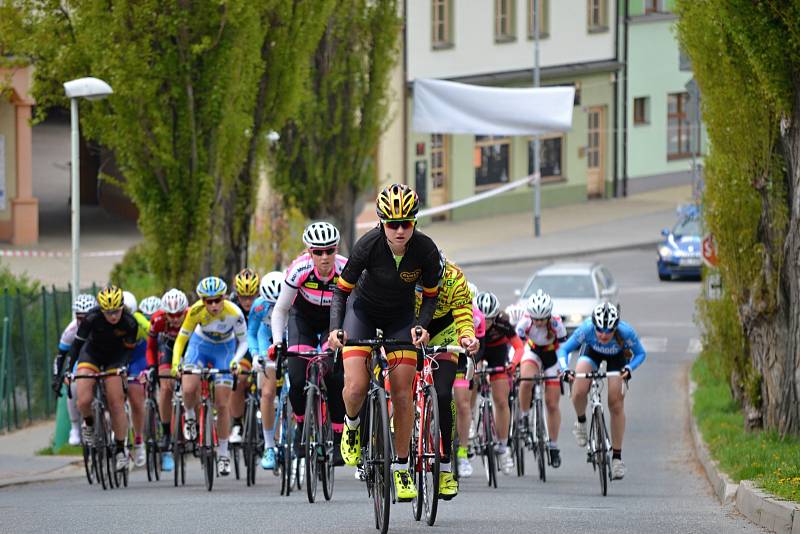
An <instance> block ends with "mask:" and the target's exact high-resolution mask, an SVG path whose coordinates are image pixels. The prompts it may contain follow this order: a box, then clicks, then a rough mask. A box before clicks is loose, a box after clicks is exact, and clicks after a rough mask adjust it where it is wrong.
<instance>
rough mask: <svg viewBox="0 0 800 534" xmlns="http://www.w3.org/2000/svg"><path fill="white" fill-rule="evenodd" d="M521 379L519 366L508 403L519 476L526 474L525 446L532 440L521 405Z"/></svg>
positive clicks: (510, 435)
mask: <svg viewBox="0 0 800 534" xmlns="http://www.w3.org/2000/svg"><path fill="white" fill-rule="evenodd" d="M520 380H521V379H520V377H519V368H517V371H516V373H515V376H514V382H513V384H512V387H511V390H510V391H509V393H508V403H509V409H510V411H511V417H510V419H509V421H510V424H509V430H508V438H509V444H510V445H509V446H510V448H511V456H512V457H513V458H514V464H516V466H517V476H518V477H521V476H525V448H526V447H527V446H528V444H529V443H530V442H531V436H530V429H529V427H528V425H527V424H526V418H525V412H524V411H523V410H522V408H520V405H519V388H520Z"/></svg>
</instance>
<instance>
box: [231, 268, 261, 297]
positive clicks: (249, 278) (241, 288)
mask: <svg viewBox="0 0 800 534" xmlns="http://www.w3.org/2000/svg"><path fill="white" fill-rule="evenodd" d="M259 282H260V280H259V278H258V273H256V272H255V271H254V270H253V269H251V268H249V267H247V268H245V269H242V270H241V271H239V274H237V275H236V277H235V278H234V279H233V285H234V286H235V287H236V294H237V295H239V296H240V297H254V296H256V295H258V284H259Z"/></svg>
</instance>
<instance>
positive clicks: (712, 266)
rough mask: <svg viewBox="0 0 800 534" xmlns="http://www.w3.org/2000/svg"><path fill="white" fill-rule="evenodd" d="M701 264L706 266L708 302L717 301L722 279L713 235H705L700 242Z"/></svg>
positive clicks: (720, 294) (720, 293)
mask: <svg viewBox="0 0 800 534" xmlns="http://www.w3.org/2000/svg"><path fill="white" fill-rule="evenodd" d="M702 255H703V262H704V263H705V264H706V266H707V267H708V269H706V276H705V278H706V296H707V297H708V298H709V299H710V300H718V299H719V298H720V297H721V296H722V277H721V276H720V274H719V269H718V268H717V267H718V266H719V257H718V256H717V243H716V241H714V235H713V234H710V233H709V234H706V235H705V237H703V242H702Z"/></svg>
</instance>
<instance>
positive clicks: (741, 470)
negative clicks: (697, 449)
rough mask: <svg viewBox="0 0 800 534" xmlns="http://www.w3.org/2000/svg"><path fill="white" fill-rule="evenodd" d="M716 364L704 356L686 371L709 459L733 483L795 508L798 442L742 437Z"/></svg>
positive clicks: (740, 420)
mask: <svg viewBox="0 0 800 534" xmlns="http://www.w3.org/2000/svg"><path fill="white" fill-rule="evenodd" d="M720 361H724V358H720V356H719V354H714V353H710V352H704V353H703V354H701V355H700V357H699V358H698V359H697V361H695V364H694V367H693V368H692V377H693V379H694V380H695V382H696V383H697V390H696V391H695V393H694V417H695V418H696V419H697V426H698V427H699V429H700V432H701V434H702V436H703V441H705V443H706V444H707V445H708V448H709V451H710V452H711V456H713V457H714V459H716V460H717V461H719V465H720V468H721V469H722V470H723V471H724V472H725V473H727V474H728V475H729V476H731V477H732V478H733V479H734V480H736V481H740V480H753V481H755V482H756V483H757V484H758V485H759V486H761V487H762V488H764V489H765V490H767V491H769V492H771V493H773V494H775V495H778V496H779V497H783V498H785V499H790V500H793V501H795V502H800V461H798V450H800V439H797V438H781V437H780V436H779V435H778V434H777V433H776V432H767V431H763V432H747V431H745V430H744V416H743V415H742V411H741V409H740V408H739V406H738V405H737V404H736V402H735V401H734V400H733V398H732V397H731V392H730V389H729V386H728V381H727V377H726V376H725V375H724V374H720V373H719V372H717V371H718V369H717V368H716V362H720Z"/></svg>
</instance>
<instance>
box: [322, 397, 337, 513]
mask: <svg viewBox="0 0 800 534" xmlns="http://www.w3.org/2000/svg"><path fill="white" fill-rule="evenodd" d="M321 405H322V406H324V408H325V409H324V410H320V412H321V413H322V414H323V415H322V419H323V421H322V425H321V427H320V428H321V429H322V443H323V451H324V459H325V460H324V463H323V464H322V466H321V468H320V471H319V472H320V480H321V481H322V493H323V495H324V496H325V500H326V501H329V500H331V498H332V497H333V480H334V470H335V469H336V466H334V465H333V454H334V450H333V448H334V447H335V444H336V439H335V437H334V435H333V423H332V422H331V414H330V412H329V411H328V406H327V404H321Z"/></svg>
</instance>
